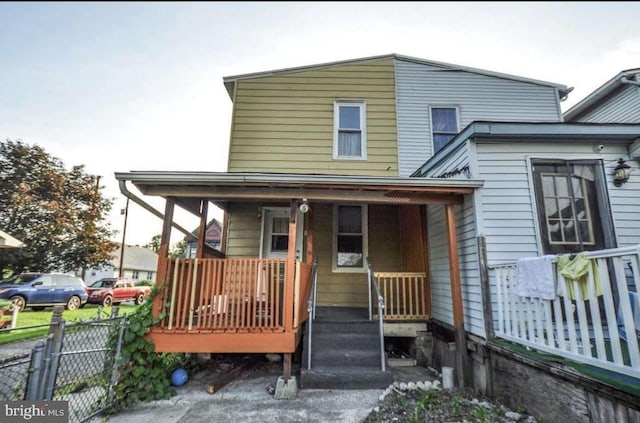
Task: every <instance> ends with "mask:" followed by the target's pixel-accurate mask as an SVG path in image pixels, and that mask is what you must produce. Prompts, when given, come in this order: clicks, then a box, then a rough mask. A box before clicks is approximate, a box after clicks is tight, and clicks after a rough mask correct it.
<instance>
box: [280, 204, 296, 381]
mask: <svg viewBox="0 0 640 423" xmlns="http://www.w3.org/2000/svg"><path fill="white" fill-rule="evenodd" d="M297 214H298V213H297V207H296V202H295V201H294V200H291V210H290V213H289V245H288V248H289V249H288V254H287V271H286V274H285V281H284V298H283V299H282V304H283V307H284V312H283V313H282V314H283V318H284V330H285V332H292V331H293V285H294V276H295V275H294V273H295V265H296V232H297V230H296V227H297V224H296V223H297V218H296V217H297ZM292 352H293V351H292ZM292 352H285V354H284V360H283V362H284V369H283V378H284V381H285V383H286V382H287V381H288V380H289V378H291V353H292Z"/></svg>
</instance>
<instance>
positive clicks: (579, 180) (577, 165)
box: [531, 159, 610, 254]
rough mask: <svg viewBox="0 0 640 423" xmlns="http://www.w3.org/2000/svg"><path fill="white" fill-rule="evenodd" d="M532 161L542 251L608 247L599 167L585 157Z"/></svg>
mask: <svg viewBox="0 0 640 423" xmlns="http://www.w3.org/2000/svg"><path fill="white" fill-rule="evenodd" d="M531 163H532V170H533V184H534V189H535V194H536V203H537V210H538V220H539V226H540V235H541V240H542V247H543V250H544V253H545V254H563V253H571V252H580V251H584V250H600V249H603V248H607V246H606V244H607V243H606V242H605V238H604V231H603V226H605V227H607V228H608V227H609V224H608V222H610V215H609V212H608V209H607V208H606V207H605V205H604V204H599V202H598V198H599V197H601V196H602V194H601V193H600V192H601V191H603V189H604V188H603V187H604V176H603V174H602V169H601V166H600V165H598V163H596V162H594V161H586V160H546V159H534V160H532V161H531ZM599 193H600V195H599ZM601 216H604V217H605V219H602V218H601Z"/></svg>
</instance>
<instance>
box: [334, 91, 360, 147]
mask: <svg viewBox="0 0 640 423" xmlns="http://www.w3.org/2000/svg"><path fill="white" fill-rule="evenodd" d="M366 127H367V124H366V110H365V103H364V101H336V102H335V104H334V108H333V158H334V159H366V158H367V131H366Z"/></svg>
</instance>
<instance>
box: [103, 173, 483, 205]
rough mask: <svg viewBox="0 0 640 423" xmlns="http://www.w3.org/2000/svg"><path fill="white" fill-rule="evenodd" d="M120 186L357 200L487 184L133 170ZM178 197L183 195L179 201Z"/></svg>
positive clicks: (174, 192)
mask: <svg viewBox="0 0 640 423" xmlns="http://www.w3.org/2000/svg"><path fill="white" fill-rule="evenodd" d="M115 177H116V179H117V180H118V181H120V187H121V190H122V192H123V193H124V194H125V195H128V192H127V190H126V187H125V186H124V184H125V183H126V182H127V181H130V182H131V183H133V184H134V185H135V186H136V187H137V188H138V189H139V190H140V192H141V193H143V194H144V195H152V196H162V197H176V198H178V199H182V202H185V200H187V199H189V198H192V199H203V198H204V199H208V200H209V201H212V202H215V203H219V205H221V206H223V205H224V203H226V202H228V201H250V200H269V201H274V200H275V201H278V200H287V201H289V200H292V199H307V200H309V201H354V202H367V203H387V204H436V203H437V204H451V203H457V202H460V201H461V196H462V195H464V194H470V193H472V192H473V191H474V190H475V189H476V188H479V187H481V186H482V185H483V181H481V180H468V179H467V180H460V179H443V178H409V177H379V176H353V175H326V174H323V175H319V174H291V173H240V172H238V173H226V172H174V171H132V172H128V173H116V174H115ZM179 201H180V200H179Z"/></svg>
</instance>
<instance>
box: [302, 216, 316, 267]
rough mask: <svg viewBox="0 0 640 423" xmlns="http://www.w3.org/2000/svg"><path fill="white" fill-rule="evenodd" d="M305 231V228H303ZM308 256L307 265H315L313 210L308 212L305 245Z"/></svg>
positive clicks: (306, 258)
mask: <svg viewBox="0 0 640 423" xmlns="http://www.w3.org/2000/svg"><path fill="white" fill-rule="evenodd" d="M301 229H303V230H304V228H301ZM305 249H306V251H307V255H306V257H305V262H306V263H313V210H312V209H309V211H308V212H307V242H306V245H305Z"/></svg>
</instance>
